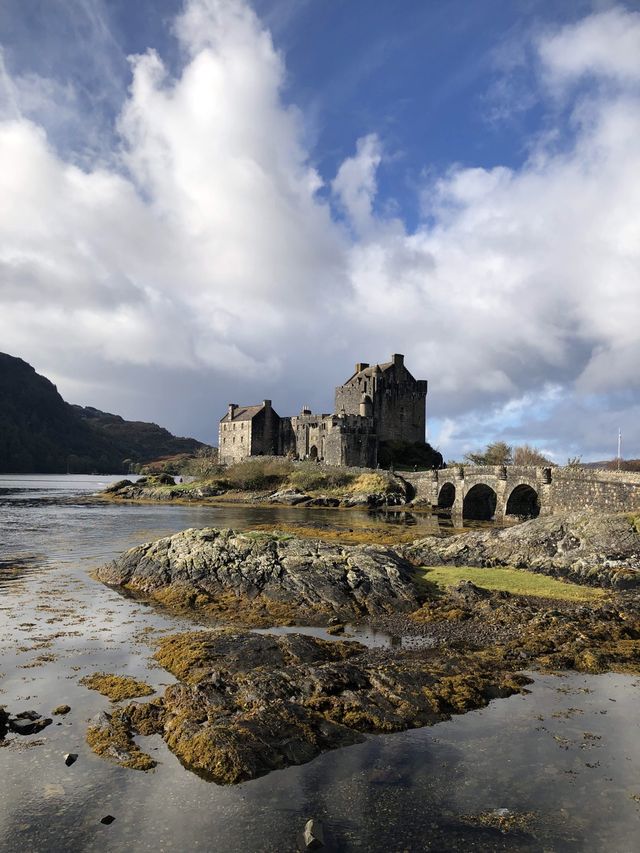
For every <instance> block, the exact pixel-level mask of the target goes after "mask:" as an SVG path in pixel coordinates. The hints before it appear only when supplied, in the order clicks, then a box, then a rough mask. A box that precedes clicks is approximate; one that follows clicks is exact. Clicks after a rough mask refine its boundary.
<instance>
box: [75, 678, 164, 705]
mask: <svg viewBox="0 0 640 853" xmlns="http://www.w3.org/2000/svg"><path fill="white" fill-rule="evenodd" d="M80 684H82V685H83V686H84V687H88V688H89V689H90V690H97V691H98V693H102V695H103V696H107V697H108V698H109V699H111V701H112V702H119V701H120V700H121V699H132V698H133V697H134V696H150V695H151V694H152V693H155V690H154V689H153V687H149V685H148V684H145V683H144V681H138V680H137V679H135V678H132V677H131V676H128V675H113V674H111V673H107V672H96V673H94V674H93V675H87V676H85V677H84V678H81V679H80Z"/></svg>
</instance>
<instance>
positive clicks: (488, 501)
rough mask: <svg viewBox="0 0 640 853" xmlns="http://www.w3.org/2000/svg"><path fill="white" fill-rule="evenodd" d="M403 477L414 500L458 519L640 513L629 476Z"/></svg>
mask: <svg viewBox="0 0 640 853" xmlns="http://www.w3.org/2000/svg"><path fill="white" fill-rule="evenodd" d="M402 476H403V478H404V479H405V480H406V481H407V482H408V483H409V484H410V486H411V487H412V489H413V492H414V496H415V497H416V498H418V499H422V500H424V501H426V502H428V503H431V504H432V505H434V506H438V507H440V508H441V509H446V510H450V511H451V514H452V516H453V517H454V518H457V519H462V518H468V519H473V518H475V519H487V520H488V519H492V518H493V519H496V520H498V521H500V520H502V519H503V518H504V517H505V516H536V515H553V514H554V513H560V512H578V511H582V510H589V509H593V510H598V511H602V512H626V511H629V510H630V509H634V508H635V509H637V510H640V474H638V473H634V472H629V471H608V470H606V471H605V470H590V469H584V468H534V467H525V466H517V465H509V466H506V467H505V466H501V465H496V466H483V465H464V466H452V467H451V468H443V469H441V470H439V471H420V472H415V473H413V472H407V473H403V474H402Z"/></svg>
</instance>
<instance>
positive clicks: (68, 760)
mask: <svg viewBox="0 0 640 853" xmlns="http://www.w3.org/2000/svg"><path fill="white" fill-rule="evenodd" d="M77 760H78V755H77V753H75V752H67V754H66V755H65V757H64V763H65V764H66V765H67V767H71V765H72V764H75V763H76V761H77Z"/></svg>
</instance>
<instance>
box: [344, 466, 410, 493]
mask: <svg viewBox="0 0 640 853" xmlns="http://www.w3.org/2000/svg"><path fill="white" fill-rule="evenodd" d="M351 491H352V492H353V493H354V494H367V495H372V494H375V495H378V494H383V495H384V494H387V493H389V492H396V491H399V489H398V487H397V484H396V483H395V481H394V480H393V479H392V478H391V477H389V476H387V475H385V474H382V473H377V472H376V473H371V474H360V476H359V477H357V478H356V480H354V482H353V483H352V485H351Z"/></svg>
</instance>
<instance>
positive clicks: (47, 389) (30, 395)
mask: <svg viewBox="0 0 640 853" xmlns="http://www.w3.org/2000/svg"><path fill="white" fill-rule="evenodd" d="M202 447H206V445H204V444H202V442H200V441H196V440H195V439H194V438H176V437H175V436H173V435H171V433H170V432H168V431H167V430H166V429H163V428H162V427H159V426H158V425H157V424H150V423H144V422H141V421H125V420H124V419H123V418H121V417H119V416H118V415H112V414H109V413H108V412H101V411H99V410H98V409H94V408H91V407H86V408H83V407H82V406H72V405H70V404H69V403H65V401H64V400H63V399H62V397H61V396H60V394H59V393H58V390H57V388H56V386H55V385H54V384H53V383H52V382H50V381H49V380H48V379H47V378H46V377H44V376H41V375H40V374H38V373H36V371H35V370H34V369H33V367H31V365H30V364H27V362H26V361H23V360H22V359H20V358H14V357H13V356H11V355H6V354H5V353H0V473H5V474H31V473H38V474H58V473H66V472H70V473H74V474H80V473H92V472H96V473H99V474H105V473H119V472H122V471H124V472H126V471H127V470H128V468H129V464H130V463H140V462H150V461H152V460H154V459H157V458H159V457H161V456H170V455H173V454H177V453H195V452H196V451H197V450H198V449H199V448H202Z"/></svg>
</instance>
